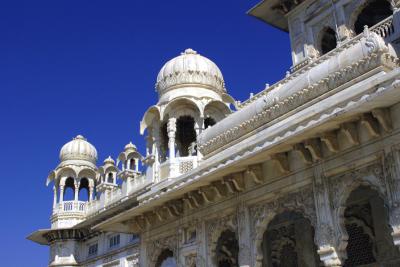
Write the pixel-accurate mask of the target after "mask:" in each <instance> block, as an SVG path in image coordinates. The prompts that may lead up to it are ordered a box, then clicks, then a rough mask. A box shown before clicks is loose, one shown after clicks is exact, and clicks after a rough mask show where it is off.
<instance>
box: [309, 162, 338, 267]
mask: <svg viewBox="0 0 400 267" xmlns="http://www.w3.org/2000/svg"><path fill="white" fill-rule="evenodd" d="M313 192H314V202H315V211H316V215H317V226H316V229H315V242H316V244H317V246H318V254H319V257H320V259H321V261H322V262H323V263H324V265H325V266H332V267H333V266H342V263H343V262H344V261H343V255H342V253H341V252H340V251H339V248H338V242H337V240H338V238H337V236H338V233H337V231H335V229H337V228H335V227H334V226H335V224H334V220H333V216H332V209H331V200H330V197H329V191H328V184H327V179H326V177H324V175H323V171H322V166H320V165H318V166H315V167H314V179H313Z"/></svg>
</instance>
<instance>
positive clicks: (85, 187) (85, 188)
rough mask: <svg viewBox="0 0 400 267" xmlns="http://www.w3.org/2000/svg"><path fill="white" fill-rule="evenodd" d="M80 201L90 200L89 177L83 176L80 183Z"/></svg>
mask: <svg viewBox="0 0 400 267" xmlns="http://www.w3.org/2000/svg"><path fill="white" fill-rule="evenodd" d="M78 200H79V201H89V181H88V179H87V178H82V179H81V181H80V183H79V195H78Z"/></svg>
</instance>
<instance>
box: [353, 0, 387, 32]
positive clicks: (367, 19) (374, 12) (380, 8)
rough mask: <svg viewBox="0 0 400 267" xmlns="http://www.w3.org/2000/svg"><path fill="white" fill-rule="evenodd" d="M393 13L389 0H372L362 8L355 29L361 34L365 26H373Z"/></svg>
mask: <svg viewBox="0 0 400 267" xmlns="http://www.w3.org/2000/svg"><path fill="white" fill-rule="evenodd" d="M392 14H393V11H392V6H391V4H390V2H389V1H387V0H372V1H369V3H368V4H367V5H366V6H365V7H364V8H363V9H362V11H361V13H360V14H359V15H358V17H357V19H356V21H355V23H354V31H355V32H356V34H360V33H362V32H363V30H364V26H368V27H372V26H374V25H375V24H377V23H378V22H380V21H382V20H384V19H386V18H387V17H389V16H391V15H392Z"/></svg>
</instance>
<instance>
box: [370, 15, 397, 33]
mask: <svg viewBox="0 0 400 267" xmlns="http://www.w3.org/2000/svg"><path fill="white" fill-rule="evenodd" d="M370 31H371V32H374V33H376V34H378V35H379V36H381V37H382V38H387V37H389V36H390V35H392V34H393V33H394V25H393V16H390V17H388V18H386V19H384V20H382V21H381V22H379V23H377V24H376V25H374V26H372V27H371V29H370Z"/></svg>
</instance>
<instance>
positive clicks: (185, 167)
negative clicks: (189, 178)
mask: <svg viewBox="0 0 400 267" xmlns="http://www.w3.org/2000/svg"><path fill="white" fill-rule="evenodd" d="M178 160H179V174H185V173H187V172H189V171H191V170H193V169H194V168H196V167H197V157H196V156H190V157H184V158H179V159H178Z"/></svg>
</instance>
